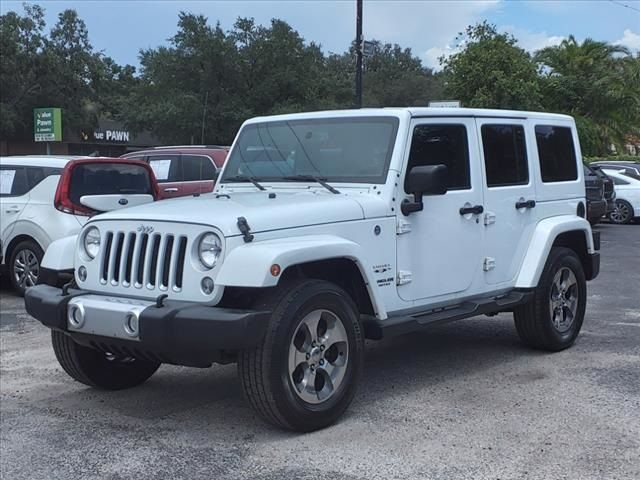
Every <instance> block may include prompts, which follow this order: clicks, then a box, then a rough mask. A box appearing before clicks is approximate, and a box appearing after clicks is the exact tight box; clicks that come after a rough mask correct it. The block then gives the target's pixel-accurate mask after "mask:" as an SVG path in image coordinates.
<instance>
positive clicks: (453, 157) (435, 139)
mask: <svg viewBox="0 0 640 480" xmlns="http://www.w3.org/2000/svg"><path fill="white" fill-rule="evenodd" d="M438 164H442V165H446V166H447V168H448V170H449V190H464V189H468V188H471V181H470V178H469V145H468V142H467V129H466V128H465V126H464V125H418V126H417V127H416V128H415V129H414V130H413V138H412V140H411V152H410V154H409V167H408V169H407V171H408V172H409V171H411V169H412V168H413V167H416V166H422V165H438ZM405 189H406V188H405Z"/></svg>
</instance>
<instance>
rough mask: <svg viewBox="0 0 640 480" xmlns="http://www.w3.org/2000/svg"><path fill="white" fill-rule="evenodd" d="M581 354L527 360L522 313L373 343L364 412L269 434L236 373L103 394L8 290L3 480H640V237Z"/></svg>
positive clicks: (173, 377) (609, 242) (177, 375)
mask: <svg viewBox="0 0 640 480" xmlns="http://www.w3.org/2000/svg"><path fill="white" fill-rule="evenodd" d="M598 228H599V229H600V231H601V232H602V251H601V254H602V267H601V273H600V276H599V277H598V278H597V279H596V280H595V281H594V282H591V283H590V284H589V287H588V290H589V299H588V305H587V314H586V319H585V323H584V326H583V329H582V333H581V335H580V337H579V338H578V341H577V343H576V345H575V346H574V347H573V348H571V349H569V350H566V351H564V352H560V353H555V354H548V353H543V352H537V351H534V350H530V349H527V348H525V347H523V346H522V345H521V344H520V343H519V341H518V338H517V335H516V333H515V329H514V327H513V322H512V320H511V315H508V314H501V315H498V316H496V317H479V318H475V319H471V320H466V321H461V322H457V323H451V324H447V325H443V326H439V327H433V328H432V329H431V330H428V331H425V332H423V333H419V334H412V335H407V336H404V337H398V338H394V339H389V340H384V341H382V342H377V343H376V342H371V343H368V345H367V350H366V365H365V373H364V377H363V379H362V383H361V385H360V388H359V392H358V394H357V396H356V400H355V401H354V402H353V404H352V405H351V407H350V409H349V410H348V412H347V414H346V415H345V416H344V417H343V418H342V419H341V420H340V421H339V423H337V424H336V425H334V426H332V427H330V428H327V429H325V430H322V431H319V432H315V433H311V434H305V435H300V434H293V433H288V432H282V431H279V430H277V429H275V428H273V427H270V426H268V425H265V424H264V423H262V422H261V421H260V420H259V419H258V418H257V417H256V416H255V415H254V414H253V412H252V411H251V410H250V409H249V407H248V405H247V404H246V403H245V401H244V399H243V398H242V393H241V390H240V385H239V382H238V380H237V378H236V369H235V366H234V365H227V366H214V367H212V368H210V369H202V370H201V369H189V368H182V367H174V366H169V365H163V366H162V367H161V368H160V370H159V371H158V373H157V374H156V375H155V376H153V377H152V378H151V379H150V380H149V381H148V382H147V383H145V384H143V385H142V386H140V387H137V388H135V389H132V390H127V391H119V392H103V391H97V390H93V389H90V388H87V387H85V386H83V385H81V384H79V383H76V382H74V381H72V380H71V379H70V378H69V377H68V376H67V375H66V374H65V373H64V372H63V371H62V369H61V368H60V367H59V366H58V364H57V362H56V360H55V356H54V354H53V351H52V349H51V347H50V337H49V331H48V330H47V329H46V328H44V327H42V326H41V325H40V324H38V323H37V322H36V321H34V320H32V319H31V318H30V317H28V315H26V313H25V312H24V308H23V304H22V299H20V298H17V297H15V296H14V295H13V294H11V293H10V292H9V291H8V289H7V288H6V287H3V289H2V291H1V292H0V311H1V313H0V325H1V330H0V477H1V478H2V479H7V480H8V479H12V480H21V479H80V478H82V479H97V478H106V479H114V480H115V479H131V478H136V479H177V478H189V479H196V478H207V479H223V480H227V479H260V480H267V479H274V480H275V479H313V480H325V479H326V480H329V479H331V480H340V479H349V480H355V479H413V478H415V479H423V478H434V479H435V478H437V479H457V478H461V479H462V478H474V479H484V478H487V479H489V478H491V479H516V478H522V479H537V478H549V479H565V478H566V479H596V478H597V479H600V478H606V479H637V478H640V305H639V299H640V225H629V226H614V225H607V224H604V225H601V226H599V227H598Z"/></svg>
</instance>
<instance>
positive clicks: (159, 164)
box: [149, 155, 182, 183]
mask: <svg viewBox="0 0 640 480" xmlns="http://www.w3.org/2000/svg"><path fill="white" fill-rule="evenodd" d="M178 158H179V156H178V155H153V156H151V157H149V166H151V168H152V169H153V173H154V174H155V176H156V180H158V183H167V182H181V181H182V169H181V168H180V163H179V161H178Z"/></svg>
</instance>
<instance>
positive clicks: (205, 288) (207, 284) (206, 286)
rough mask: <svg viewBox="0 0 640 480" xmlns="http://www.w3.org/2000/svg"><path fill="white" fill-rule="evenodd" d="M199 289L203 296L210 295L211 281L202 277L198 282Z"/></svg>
mask: <svg viewBox="0 0 640 480" xmlns="http://www.w3.org/2000/svg"><path fill="white" fill-rule="evenodd" d="M200 288H202V293H204V294H205V295H211V293H213V279H212V278H210V277H204V278H203V279H202V281H201V282H200Z"/></svg>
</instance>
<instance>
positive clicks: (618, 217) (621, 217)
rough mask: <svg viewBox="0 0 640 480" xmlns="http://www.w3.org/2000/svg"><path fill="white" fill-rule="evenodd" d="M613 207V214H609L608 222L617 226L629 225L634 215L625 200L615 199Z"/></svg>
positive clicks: (630, 206) (631, 207)
mask: <svg viewBox="0 0 640 480" xmlns="http://www.w3.org/2000/svg"><path fill="white" fill-rule="evenodd" d="M615 207H616V208H615V210H614V211H613V212H609V221H611V222H612V223H615V224H618V225H626V224H627V223H631V220H633V217H634V215H635V213H634V211H633V206H632V205H631V204H630V203H629V202H627V201H626V200H623V199H621V198H616V200H615Z"/></svg>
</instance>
